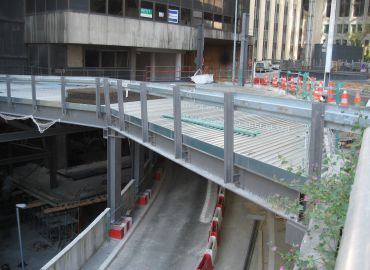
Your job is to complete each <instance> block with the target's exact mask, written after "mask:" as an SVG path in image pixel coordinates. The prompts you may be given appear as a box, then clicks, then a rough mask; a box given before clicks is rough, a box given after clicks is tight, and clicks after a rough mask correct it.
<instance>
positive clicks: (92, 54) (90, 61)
mask: <svg viewBox="0 0 370 270" xmlns="http://www.w3.org/2000/svg"><path fill="white" fill-rule="evenodd" d="M99 62H100V61H99V52H98V51H94V50H86V51H85V66H86V67H99Z"/></svg>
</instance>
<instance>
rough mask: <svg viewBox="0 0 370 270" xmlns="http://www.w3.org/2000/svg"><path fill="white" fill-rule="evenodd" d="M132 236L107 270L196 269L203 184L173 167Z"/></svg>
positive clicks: (202, 233)
mask: <svg viewBox="0 0 370 270" xmlns="http://www.w3.org/2000/svg"><path fill="white" fill-rule="evenodd" d="M167 173H168V174H167V177H166V180H164V181H165V183H163V186H162V187H161V190H160V191H159V194H158V196H157V198H156V199H155V201H154V202H153V204H152V206H151V208H150V209H149V211H148V213H147V214H146V216H145V217H144V218H143V220H142V221H141V223H140V225H139V227H138V228H137V229H136V231H135V233H134V234H133V235H132V237H131V238H130V239H129V241H128V242H127V243H126V244H125V246H124V247H123V248H122V249H121V251H120V252H119V253H118V255H117V257H116V258H115V259H114V260H113V262H112V263H111V265H110V266H109V269H140V270H152V269H161V270H167V269H168V270H173V269H176V270H182V269H184V270H185V269H186V270H188V269H196V267H197V264H198V263H199V260H200V259H201V256H202V255H203V251H204V246H205V244H206V243H207V237H208V230H209V224H208V223H206V224H204V223H201V222H200V221H199V217H200V214H201V211H202V208H203V203H204V200H205V195H206V189H207V181H206V180H205V179H202V177H200V176H198V175H195V174H194V173H192V172H190V171H188V170H186V169H183V168H181V167H179V166H176V165H171V166H169V168H168V171H167Z"/></svg>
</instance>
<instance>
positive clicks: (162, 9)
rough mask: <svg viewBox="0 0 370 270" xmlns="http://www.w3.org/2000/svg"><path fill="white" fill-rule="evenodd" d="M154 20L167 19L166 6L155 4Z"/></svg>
mask: <svg viewBox="0 0 370 270" xmlns="http://www.w3.org/2000/svg"><path fill="white" fill-rule="evenodd" d="M155 20H156V21H167V6H166V5H162V4H156V5H155Z"/></svg>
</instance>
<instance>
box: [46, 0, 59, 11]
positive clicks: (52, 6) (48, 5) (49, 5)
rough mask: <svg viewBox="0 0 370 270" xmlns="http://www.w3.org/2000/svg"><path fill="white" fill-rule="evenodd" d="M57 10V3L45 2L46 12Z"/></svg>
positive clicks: (48, 0)
mask: <svg viewBox="0 0 370 270" xmlns="http://www.w3.org/2000/svg"><path fill="white" fill-rule="evenodd" d="M56 9H57V2H56V1H55V0H47V1H46V11H55V10H56Z"/></svg>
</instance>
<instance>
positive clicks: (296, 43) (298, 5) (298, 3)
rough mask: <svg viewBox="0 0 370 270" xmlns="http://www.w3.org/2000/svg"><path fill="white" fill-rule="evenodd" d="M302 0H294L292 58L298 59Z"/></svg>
mask: <svg viewBox="0 0 370 270" xmlns="http://www.w3.org/2000/svg"><path fill="white" fill-rule="evenodd" d="M301 11H302V0H296V12H295V20H294V42H293V60H297V59H298V46H299V30H300V28H301Z"/></svg>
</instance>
